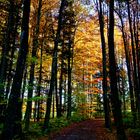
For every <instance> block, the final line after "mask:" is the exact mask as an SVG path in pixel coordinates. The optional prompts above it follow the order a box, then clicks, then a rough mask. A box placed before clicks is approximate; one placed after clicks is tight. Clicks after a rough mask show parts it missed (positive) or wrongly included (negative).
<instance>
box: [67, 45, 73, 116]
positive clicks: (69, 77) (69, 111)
mask: <svg viewBox="0 0 140 140" xmlns="http://www.w3.org/2000/svg"><path fill="white" fill-rule="evenodd" d="M68 51H69V54H68V106H67V118H70V117H71V111H72V109H71V92H72V87H71V72H72V66H71V55H72V53H71V44H69V50H68Z"/></svg>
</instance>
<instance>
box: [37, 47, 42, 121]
mask: <svg viewBox="0 0 140 140" xmlns="http://www.w3.org/2000/svg"><path fill="white" fill-rule="evenodd" d="M40 51H41V54H40V68H39V81H38V87H37V94H38V95H37V96H38V97H40V94H41V80H42V56H43V48H42V46H41V50H40ZM40 103H41V101H40V99H39V100H38V102H37V121H39V120H40Z"/></svg>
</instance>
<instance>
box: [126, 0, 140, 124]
mask: <svg viewBox="0 0 140 140" xmlns="http://www.w3.org/2000/svg"><path fill="white" fill-rule="evenodd" d="M126 2H127V11H128V20H129V30H130V35H131V46H132V55H133V56H132V58H133V68H134V71H133V75H134V76H133V78H134V91H135V98H136V109H137V113H138V116H139V118H138V119H139V121H140V92H139V91H140V87H139V81H138V75H137V63H136V50H135V46H134V35H133V29H132V20H131V15H130V4H129V2H130V1H129V0H127V1H126Z"/></svg>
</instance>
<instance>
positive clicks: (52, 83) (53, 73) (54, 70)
mask: <svg viewBox="0 0 140 140" xmlns="http://www.w3.org/2000/svg"><path fill="white" fill-rule="evenodd" d="M64 6H65V0H62V2H61V6H60V10H59V19H58V28H57V34H56V38H55V42H54V52H53V60H52V70H51V81H50V90H49V94H48V98H47V109H46V114H45V120H44V126H43V131H47V129H48V125H49V120H50V113H51V103H52V94H53V91H54V88H55V77H56V75H57V53H58V52H57V51H58V43H59V39H60V32H61V30H62V25H61V24H62V12H63V10H64Z"/></svg>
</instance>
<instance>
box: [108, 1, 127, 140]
mask: <svg viewBox="0 0 140 140" xmlns="http://www.w3.org/2000/svg"><path fill="white" fill-rule="evenodd" d="M108 49H109V74H110V87H111V103H112V111H113V116H114V122H115V125H116V129H117V138H118V139H119V140H125V139H126V135H125V131H124V128H123V121H122V112H121V102H120V100H119V94H118V87H117V75H116V70H117V68H116V60H115V54H114V53H115V51H114V0H111V1H110V2H109V36H108Z"/></svg>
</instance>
